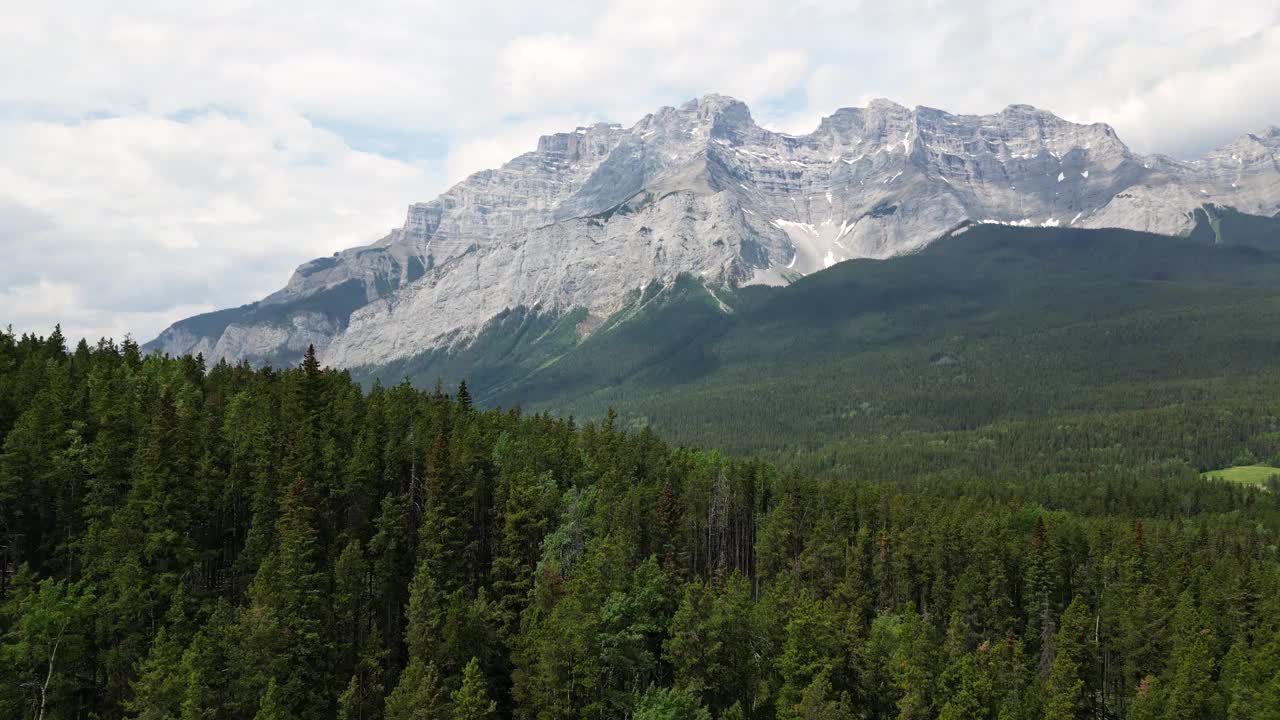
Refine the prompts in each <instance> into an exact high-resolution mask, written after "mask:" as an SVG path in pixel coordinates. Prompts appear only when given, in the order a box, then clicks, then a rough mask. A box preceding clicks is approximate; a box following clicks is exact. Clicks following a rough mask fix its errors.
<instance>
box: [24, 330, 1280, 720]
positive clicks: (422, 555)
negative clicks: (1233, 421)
mask: <svg viewBox="0 0 1280 720" xmlns="http://www.w3.org/2000/svg"><path fill="white" fill-rule="evenodd" d="M1170 412H1172V413H1176V410H1173V411H1170ZM1173 417H1176V415H1174V416H1173ZM1079 422H1080V423H1083V424H1085V425H1088V423H1090V422H1092V421H1091V420H1089V419H1087V418H1083V419H1080V420H1079ZM1242 422H1245V423H1246V424H1249V423H1248V421H1242ZM1123 426H1124V423H1123V419H1122V418H1121V419H1114V418H1112V419H1109V418H1098V419H1097V427H1098V428H1099V429H1097V430H1096V434H1097V437H1108V433H1117V432H1121V430H1120V428H1122V427H1123ZM1249 426H1250V427H1252V425H1251V424H1250V425H1249ZM991 432H993V433H997V434H998V433H999V428H996V429H992V430H991ZM1038 432H1039V433H1040V434H1039V435H1036V434H1035V433H1030V434H1029V435H1027V436H1026V437H1030V438H1036V437H1039V438H1040V439H1039V440H1034V441H1033V440H1027V441H1025V442H1021V441H1019V442H1014V441H1010V442H1006V443H1003V444H1001V443H994V442H993V443H991V444H990V446H989V447H988V446H987V445H985V444H980V445H982V448H986V449H981V448H980V449H978V450H974V449H972V448H970V449H969V450H956V449H954V448H947V447H946V446H945V444H944V445H943V446H942V447H921V448H920V453H919V461H918V463H916V464H911V463H907V462H905V458H906V454H905V453H901V452H898V451H896V450H893V449H889V450H886V451H885V453H884V455H883V456H882V457H881V459H880V461H879V462H868V463H867V464H866V465H863V466H860V467H859V468H857V472H856V473H851V477H845V478H838V479H813V478H812V476H804V475H801V474H799V473H797V472H795V471H792V470H787V471H780V470H778V469H776V467H775V466H773V465H769V464H765V463H762V462H759V461H751V460H740V459H730V458H726V457H722V456H720V455H718V454H716V453H712V452H700V451H693V450H687V449H676V448H672V447H669V446H667V445H665V444H664V443H663V442H661V441H660V440H659V439H658V438H657V437H656V436H654V435H653V434H651V433H649V432H648V431H645V430H641V431H638V432H626V431H624V430H623V429H622V428H621V427H619V425H618V423H617V421H616V418H615V417H614V416H613V415H612V414H610V415H609V416H608V417H607V418H605V419H604V420H603V421H602V422H601V423H600V424H589V425H584V426H581V427H579V426H576V425H575V424H574V422H573V421H571V420H562V419H553V418H550V417H546V416H529V415H522V414H520V413H518V412H515V411H498V410H481V409H480V408H478V407H473V406H472V404H471V400H470V398H469V395H468V393H467V390H466V387H465V385H463V386H460V387H459V388H458V389H457V391H456V392H453V393H452V394H450V395H446V394H445V393H443V392H441V391H440V390H439V389H437V390H435V391H420V390H415V389H413V388H411V387H409V386H408V385H397V386H394V387H381V386H375V387H373V389H372V390H371V391H369V392H367V393H364V392H362V391H361V389H360V388H359V386H358V385H356V384H355V383H353V382H352V381H351V379H350V378H349V377H348V375H347V374H346V373H341V372H334V371H329V370H323V369H321V368H320V367H319V366H318V364H317V363H316V362H315V360H314V356H309V357H308V360H307V361H306V362H305V363H304V364H303V366H302V367H300V368H297V369H289V370H272V369H262V370H253V369H250V368H248V367H232V366H228V365H226V364H218V365H216V366H214V367H211V368H206V367H205V366H204V363H203V361H202V360H200V359H199V358H179V359H170V358H161V357H143V356H142V355H141V354H140V353H139V351H138V348H137V346H136V345H135V344H133V343H131V342H125V343H123V344H122V345H115V344H112V343H110V342H102V343H99V344H98V346H97V347H94V348H90V347H88V346H86V345H85V344H83V343H82V344H80V345H79V346H78V347H77V348H75V349H74V350H72V351H68V350H67V349H66V348H64V341H63V338H62V337H61V335H60V333H56V332H55V333H54V334H53V335H52V336H50V337H48V338H38V337H33V336H29V335H24V336H22V337H15V336H14V335H13V334H12V333H5V334H0V504H2V508H0V510H2V511H0V522H2V523H3V527H2V528H0V530H2V531H3V535H2V537H3V558H2V560H0V678H3V681H2V682H0V715H2V716H4V717H15V718H18V717H33V718H35V717H42V718H89V717H99V718H122V717H137V718H148V719H150V718H183V719H184V720H185V719H187V718H228V719H230V718H243V719H245V720H250V719H253V718H258V719H261V720H268V719H275V718H335V717H337V718H345V719H348V720H355V719H357V718H358V719H360V720H376V719H379V718H385V719H386V720H400V719H407V718H431V719H438V720H446V719H447V720H492V719H495V718H508V717H514V718H520V719H522V720H535V719H536V720H560V719H561V718H565V719H568V718H592V719H595V720H605V719H608V718H628V717H636V718H643V719H644V720H659V719H666V718H673V719H674V718H678V719H679V720H695V719H696V720H710V718H731V719H732V720H773V719H774V718H778V719H780V720H791V719H792V718H795V719H799V718H805V719H806V720H827V719H831V720H838V719H843V718H902V719H904V720H905V719H908V718H909V719H920V718H946V719H948V720H952V719H958V718H990V719H992V720H995V719H996V718H999V719H1001V720H1014V719H1018V718H1025V719H1026V720H1031V719H1032V718H1053V719H1055V720H1056V719H1061V718H1210V719H1212V718H1223V719H1230V720H1238V719H1243V718H1269V717H1276V712H1277V709H1280V558H1278V557H1277V552H1278V549H1277V536H1276V533H1277V530H1280V513H1278V510H1280V507H1278V503H1277V496H1276V494H1275V493H1272V492H1267V491H1261V490H1246V489H1243V488H1239V487H1234V486H1231V485H1228V484H1225V483H1217V482H1209V481H1204V480H1201V479H1200V478H1199V477H1198V475H1196V474H1195V473H1194V472H1191V471H1188V470H1187V469H1186V468H1185V466H1182V467H1181V468H1178V469H1171V470H1169V471H1167V472H1148V470H1149V469H1150V468H1149V466H1148V465H1147V464H1146V462H1147V460H1148V459H1146V458H1144V459H1142V460H1143V462H1140V463H1134V462H1131V460H1133V458H1131V457H1130V456H1129V455H1128V454H1127V453H1126V452H1115V453H1113V454H1111V455H1106V453H1107V452H1109V451H1108V448H1109V447H1111V446H1110V445H1100V446H1098V447H1096V448H1095V447H1091V446H1089V445H1088V443H1084V441H1082V440H1081V439H1080V438H1081V437H1084V438H1091V437H1094V436H1095V434H1094V433H1095V431H1091V430H1088V429H1087V427H1086V428H1084V429H1079V428H1078V429H1076V430H1073V429H1071V428H1065V429H1064V428H1058V429H1056V430H1055V429H1052V428H1043V429H1041V430H1040V431H1038ZM1019 437H1022V435H1019ZM973 440H974V438H972V437H968V436H966V439H965V443H969V444H972V443H971V441H973ZM1215 442H1216V441H1215ZM1222 442H1223V443H1224V448H1223V449H1222V452H1237V453H1239V452H1244V451H1246V450H1247V449H1248V448H1247V447H1246V444H1245V443H1244V442H1243V441H1238V442H1237V443H1236V446H1235V447H1225V444H1226V441H1225V440H1223V441H1222ZM1053 443H1066V444H1067V445H1068V446H1070V445H1072V444H1075V452H1076V453H1077V456H1076V457H1075V463H1076V465H1074V466H1072V465H1071V464H1070V459H1071V457H1072V454H1071V452H1067V451H1065V450H1062V451H1054V452H1053V453H1043V452H1030V450H1031V449H1033V448H1041V447H1043V446H1044V445H1045V444H1049V445H1052V444H1053ZM1081 443H1084V444H1081ZM868 447H870V445H869V446H868ZM1215 447H1216V446H1215ZM962 451H963V452H976V453H978V454H977V455H976V457H979V458H988V459H989V460H990V461H991V462H992V464H993V465H992V467H993V468H994V467H996V466H997V465H998V466H1001V467H1003V466H1006V465H1009V464H1012V463H1016V462H1018V461H1019V457H1022V458H1023V461H1024V462H1026V463H1029V464H1031V465H1032V466H1033V467H1036V468H1040V469H1043V470H1045V471H1046V473H1045V477H1046V478H1048V479H1045V480H1042V481H1039V482H1026V483H1023V482H1017V483H1014V482H1009V481H1008V480H1007V478H1005V477H1001V475H1000V473H998V472H991V473H988V472H984V471H983V469H982V468H983V463H982V462H976V461H975V462H964V463H959V464H954V463H952V462H951V460H949V459H948V453H951V452H962ZM1095 451H1097V452H1102V453H1104V456H1105V457H1108V458H1109V460H1110V464H1102V465H1099V464H1096V463H1095V464H1093V465H1092V466H1093V467H1094V468H1095V469H1094V471H1092V472H1086V471H1085V470H1087V468H1088V467H1090V466H1091V465H1090V459H1091V458H1093V457H1094V455H1093V453H1094V452H1095ZM864 454H865V456H866V457H871V456H870V451H869V450H866V451H865V453H864ZM841 457H842V458H845V460H841V461H840V462H845V461H846V460H847V458H848V457H851V456H850V455H843V456H841ZM1058 463H1063V466H1061V467H1057V466H1055V465H1056V464H1058ZM948 467H951V468H952V469H951V470H950V471H949V472H944V471H945V470H946V469H947V468H948ZM828 469H830V468H828ZM1055 477H1056V478H1058V479H1054V478H1055ZM1269 713H1270V714H1269Z"/></svg>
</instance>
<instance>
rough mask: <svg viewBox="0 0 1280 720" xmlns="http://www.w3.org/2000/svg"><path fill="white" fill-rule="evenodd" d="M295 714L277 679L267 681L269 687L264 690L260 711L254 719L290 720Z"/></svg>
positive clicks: (259, 705) (259, 706)
mask: <svg viewBox="0 0 1280 720" xmlns="http://www.w3.org/2000/svg"><path fill="white" fill-rule="evenodd" d="M292 717H293V715H292V714H291V713H290V711H289V708H288V707H287V706H286V705H285V699H284V693H283V692H281V690H280V686H279V685H277V684H276V679H275V678H271V679H270V680H269V681H267V689H266V690H264V691H263V692H262V700H261V701H260V702H259V703H258V712H257V713H256V714H255V715H254V716H253V720H290V719H291V718H292Z"/></svg>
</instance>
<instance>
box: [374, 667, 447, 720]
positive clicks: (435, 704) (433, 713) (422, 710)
mask: <svg viewBox="0 0 1280 720" xmlns="http://www.w3.org/2000/svg"><path fill="white" fill-rule="evenodd" d="M449 710H450V709H449V697H448V694H447V693H446V692H445V691H444V689H443V688H442V687H441V685H440V678H439V676H438V675H437V674H436V669H435V668H434V667H432V666H431V665H430V664H428V663H426V662H423V661H422V660H421V659H419V658H414V659H413V660H411V661H410V662H409V666H408V667H407V668H405V670H404V672H403V673H401V674H400V683H399V684H398V685H397V686H396V689H395V690H393V691H392V692H391V694H390V695H388V696H387V703H386V712H385V713H384V717H385V718H386V720H448V718H450V712H449Z"/></svg>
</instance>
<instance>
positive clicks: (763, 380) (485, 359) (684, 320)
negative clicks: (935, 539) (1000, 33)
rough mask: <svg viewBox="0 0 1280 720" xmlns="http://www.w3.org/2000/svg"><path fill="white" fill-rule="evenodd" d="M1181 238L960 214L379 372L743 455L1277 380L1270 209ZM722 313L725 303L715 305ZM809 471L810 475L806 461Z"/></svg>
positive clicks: (1261, 387) (1193, 399) (1277, 258)
mask: <svg viewBox="0 0 1280 720" xmlns="http://www.w3.org/2000/svg"><path fill="white" fill-rule="evenodd" d="M1214 217H1215V218H1216V220H1215V221H1214V224H1215V225H1216V227H1217V231H1216V232H1217V234H1216V235H1215V232H1214V231H1213V230H1212V229H1211V228H1210V224H1209V223H1208V222H1207V221H1205V222H1202V224H1201V225H1200V226H1198V229H1197V230H1196V231H1195V232H1194V233H1193V235H1192V237H1189V238H1175V237H1169V236H1163V235H1156V234H1151V233H1140V232H1134V231H1127V230H1109V229H1108V230H1087V229H1075V228H1023V227H1013V226H1006V225H997V224H988V225H975V226H967V227H966V228H965V229H964V231H963V232H958V233H953V234H951V235H949V236H948V237H946V238H943V239H942V240H939V241H938V242H935V243H932V244H930V245H929V246H928V247H926V248H924V249H923V250H921V251H919V252H916V253H912V254H910V255H904V256H899V257H894V258H889V259H885V260H871V259H860V260H855V261H850V262H845V263H840V264H839V265H837V266H835V267H832V268H830V269H828V270H825V271H823V272H819V273H815V274H813V275H811V276H809V277H806V278H802V279H800V280H798V281H797V282H795V283H792V284H790V285H788V286H785V287H771V286H749V287H742V288H738V289H736V290H732V291H724V290H721V289H719V288H714V287H709V286H708V285H707V284H706V283H704V282H702V280H701V278H697V277H694V276H690V275H685V276H681V277H680V278H679V279H677V280H676V281H675V282H672V283H667V284H662V283H657V282H655V283H652V284H651V285H650V286H649V287H647V288H646V289H645V290H644V291H643V292H633V293H632V295H631V297H630V298H629V300H628V303H627V305H626V306H625V308H624V310H623V311H621V312H619V313H617V314H615V315H614V316H613V318H611V320H610V322H609V324H607V325H603V326H601V327H599V328H597V329H596V330H595V332H593V333H592V334H591V336H589V337H587V338H586V339H584V340H582V341H580V342H574V341H573V338H572V335H571V332H572V323H573V321H574V318H573V317H567V318H566V322H562V323H556V322H550V321H548V319H547V318H546V317H545V316H537V315H535V314H532V313H524V312H518V311H517V312H509V313H505V314H504V315H503V316H502V317H500V318H499V319H497V320H495V321H494V322H492V323H490V324H489V325H488V326H486V328H485V329H484V330H483V331H482V332H481V333H480V334H479V335H478V336H477V338H476V339H475V341H474V342H473V343H471V344H470V345H469V346H468V347H467V348H466V349H465V350H462V351H460V352H448V351H444V350H437V351H433V352H428V353H424V354H421V355H419V356H417V357H415V358H413V359H410V360H406V361H397V362H395V363H392V364H390V365H387V366H382V367H379V368H377V369H376V371H373V372H372V373H370V374H362V372H361V371H357V375H358V376H360V377H361V379H364V380H371V379H372V378H374V377H377V378H379V379H381V380H382V381H383V382H384V383H395V382H398V381H399V380H400V379H401V378H403V377H406V376H407V377H410V378H411V379H413V380H414V381H415V383H416V384H418V385H420V386H430V385H431V384H433V383H434V382H435V381H436V380H437V378H440V379H442V380H443V381H444V382H445V383H446V384H447V385H454V384H456V383H457V382H459V381H460V380H462V379H464V378H465V379H466V380H467V384H468V386H469V387H470V389H471V392H472V395H473V397H475V398H476V400H477V401H478V402H480V403H482V404H485V405H495V406H504V407H510V406H515V405H519V406H522V407H524V408H526V409H527V410H530V411H544V410H546V411H551V412H553V413H554V414H557V415H562V416H565V415H575V416H580V417H600V416H603V415H604V414H605V412H606V410H607V409H608V408H609V407H614V408H619V409H621V410H620V412H622V413H623V416H622V418H621V420H622V421H623V422H624V423H626V424H628V425H631V426H648V427H653V428H655V429H657V430H659V431H660V433H661V434H662V435H663V436H664V437H668V438H671V439H673V440H677V441H679V442H685V443H689V444H692V445H695V446H701V447H719V448H723V449H726V450H730V451H733V452H741V453H761V452H764V453H781V452H784V451H788V450H791V451H799V450H803V451H806V452H812V451H816V450H818V449H821V448H825V447H830V446H832V445H838V444H840V443H843V442H847V441H850V440H851V439H854V438H858V439H861V440H864V441H867V442H876V441H879V440H883V439H884V438H885V437H888V436H892V435H900V434H902V433H922V432H923V433H936V432H953V431H966V430H971V429H974V428H982V427H989V426H998V425H999V424H1000V423H1008V422H1013V421H1023V420H1027V419H1031V418H1043V417H1074V416H1081V415H1085V414H1090V413H1098V412H1105V413H1112V414H1115V413H1122V412H1138V411H1149V410H1153V409H1159V408H1177V407H1190V406H1195V405H1200V404H1203V403H1205V402H1208V401H1211V402H1213V403H1217V406H1219V407H1227V406H1229V405H1230V404H1231V402H1233V401H1234V400H1246V399H1247V400H1250V401H1254V400H1255V399H1256V398H1261V397H1269V396H1271V395H1273V394H1274V393H1275V392H1277V391H1280V372H1277V370H1276V366H1275V363H1274V358H1275V357H1277V355H1280V298H1277V296H1276V293H1275V288H1276V287H1278V286H1280V220H1276V219H1268V220H1259V219H1256V218H1251V217H1249V216H1244V215H1240V214H1238V213H1234V212H1231V211H1224V210H1220V209H1218V210H1217V211H1216V212H1215V215H1214ZM724 308H729V309H730V310H731V312H724ZM811 469H813V470H817V468H811Z"/></svg>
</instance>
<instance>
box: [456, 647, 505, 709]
mask: <svg viewBox="0 0 1280 720" xmlns="http://www.w3.org/2000/svg"><path fill="white" fill-rule="evenodd" d="M450 697H451V699H452V700H453V711H452V713H451V716H450V717H451V719H452V720H496V718H497V716H498V706H497V703H495V702H493V701H492V700H490V699H489V691H488V688H487V687H486V686H485V680H484V674H483V673H482V672H481V671H480V661H479V660H478V659H476V658H471V661H470V662H468V663H467V666H466V668H465V669H464V670H463V671H462V687H460V688H458V689H457V690H455V691H453V694H452V695H451V696H450Z"/></svg>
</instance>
